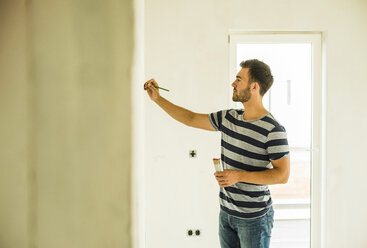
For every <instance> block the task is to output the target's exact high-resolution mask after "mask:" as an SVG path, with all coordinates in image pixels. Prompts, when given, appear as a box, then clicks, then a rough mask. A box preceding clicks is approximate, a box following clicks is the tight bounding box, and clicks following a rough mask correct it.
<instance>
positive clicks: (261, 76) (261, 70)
mask: <svg viewBox="0 0 367 248" xmlns="http://www.w3.org/2000/svg"><path fill="white" fill-rule="evenodd" d="M240 66H241V67H242V68H248V69H249V70H248V76H249V83H253V82H258V83H259V85H260V95H261V96H264V95H265V93H266V92H267V91H268V90H269V89H270V87H271V86H272V85H273V81H274V78H273V75H271V70H270V67H269V66H268V65H267V64H265V63H264V62H262V61H260V60H257V59H251V60H246V61H242V62H241V63H240Z"/></svg>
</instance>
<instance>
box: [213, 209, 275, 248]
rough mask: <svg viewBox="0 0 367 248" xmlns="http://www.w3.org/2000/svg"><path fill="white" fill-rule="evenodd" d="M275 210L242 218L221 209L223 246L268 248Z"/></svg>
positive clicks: (221, 244) (227, 247)
mask: <svg viewBox="0 0 367 248" xmlns="http://www.w3.org/2000/svg"><path fill="white" fill-rule="evenodd" d="M273 217H274V210H273V207H270V209H269V211H268V212H267V213H266V214H265V215H264V216H261V217H258V218H254V219H240V218H237V217H234V216H231V215H229V214H227V213H226V212H224V211H223V210H220V214H219V240H220V246H221V247H222V248H268V247H269V245H270V237H271V229H272V228H273V223H274V218H273Z"/></svg>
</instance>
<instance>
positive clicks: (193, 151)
mask: <svg viewBox="0 0 367 248" xmlns="http://www.w3.org/2000/svg"><path fill="white" fill-rule="evenodd" d="M197 155H198V153H197V151H196V150H190V151H189V157H190V158H196V157H197Z"/></svg>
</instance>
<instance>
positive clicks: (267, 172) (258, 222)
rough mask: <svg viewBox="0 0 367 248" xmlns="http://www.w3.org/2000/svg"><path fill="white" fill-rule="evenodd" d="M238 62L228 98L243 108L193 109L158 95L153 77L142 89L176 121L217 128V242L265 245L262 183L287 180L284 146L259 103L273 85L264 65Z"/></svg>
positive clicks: (266, 208)
mask: <svg viewBox="0 0 367 248" xmlns="http://www.w3.org/2000/svg"><path fill="white" fill-rule="evenodd" d="M240 65H241V67H242V69H241V70H240V71H239V72H238V74H237V76H236V80H235V81H234V82H233V83H232V87H233V97H232V100H233V101H235V102H241V103H242V104H243V107H244V109H238V110H235V109H229V110H222V111H219V112H215V113H211V114H209V115H208V114H198V113H193V112H191V111H189V110H187V109H184V108H182V107H179V106H177V105H174V104H173V103H171V102H169V101H167V100H166V99H164V98H163V97H161V96H160V95H159V92H158V89H157V88H155V86H158V84H157V82H156V81H155V80H154V79H151V80H148V81H147V82H146V83H145V84H144V89H145V90H146V91H147V92H148V95H149V97H150V98H151V100H153V101H154V102H155V103H157V104H158V105H159V106H160V107H161V108H162V109H163V110H164V111H166V112H167V113H168V114H169V115H170V116H171V117H172V118H174V119H175V120H177V121H179V122H181V123H183V124H185V125H187V126H190V127H195V128H201V129H205V130H210V131H220V132H221V136H222V141H221V146H222V155H221V158H222V164H223V167H224V171H223V172H216V173H214V175H215V177H216V180H217V181H218V184H219V186H220V194H219V196H220V206H221V211H220V215H219V239H220V244H221V247H222V248H238V247H241V248H257V247H259V248H260V247H261V248H266V247H269V243H270V237H271V229H272V227H273V222H274V220H273V215H274V211H273V207H272V200H271V196H270V191H269V189H268V186H267V185H270V184H282V183H286V182H287V181H288V177H289V166H290V165H289V164H290V163H289V147H288V141H287V135H286V132H285V129H284V127H283V126H282V125H280V124H279V123H278V122H277V121H276V120H275V118H274V117H273V116H272V115H271V113H269V112H268V111H267V110H266V109H265V108H264V106H263V103H262V99H263V96H264V94H265V93H266V92H267V91H268V90H269V88H270V87H271V85H272V84H273V76H272V74H271V71H270V68H269V66H268V65H267V64H265V63H263V62H262V61H259V60H256V59H253V60H247V61H243V62H241V64H240Z"/></svg>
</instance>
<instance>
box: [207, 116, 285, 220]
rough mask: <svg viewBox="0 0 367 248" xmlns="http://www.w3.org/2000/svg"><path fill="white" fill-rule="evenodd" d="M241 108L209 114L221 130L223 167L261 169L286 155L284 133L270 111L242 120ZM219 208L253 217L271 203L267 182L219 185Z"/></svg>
mask: <svg viewBox="0 0 367 248" xmlns="http://www.w3.org/2000/svg"><path fill="white" fill-rule="evenodd" d="M243 113H244V110H242V109H229V110H222V111H219V112H216V113H211V114H209V120H210V123H211V124H212V125H213V127H214V128H215V130H216V131H220V132H221V136H222V141H221V147H222V148H221V150H222V151H221V153H222V154H221V159H222V164H223V169H232V170H244V171H263V170H267V169H271V168H272V164H271V163H270V160H277V159H280V158H283V157H287V156H289V147H288V141H287V134H286V131H285V129H284V127H283V126H282V125H280V124H279V123H278V122H277V121H276V120H275V118H274V117H273V116H272V115H271V114H270V113H268V114H266V115H265V116H263V117H261V118H259V119H256V120H250V121H246V120H244V119H243ZM219 201H220V205H221V208H222V210H223V211H225V212H227V213H228V214H230V215H232V216H236V217H239V218H256V217H260V216H262V215H264V214H266V213H267V211H268V210H269V208H270V207H271V204H272V199H271V195H270V191H269V188H268V186H267V185H258V184H250V183H243V182H239V183H236V184H233V185H232V186H230V187H225V188H223V187H220V192H219Z"/></svg>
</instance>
